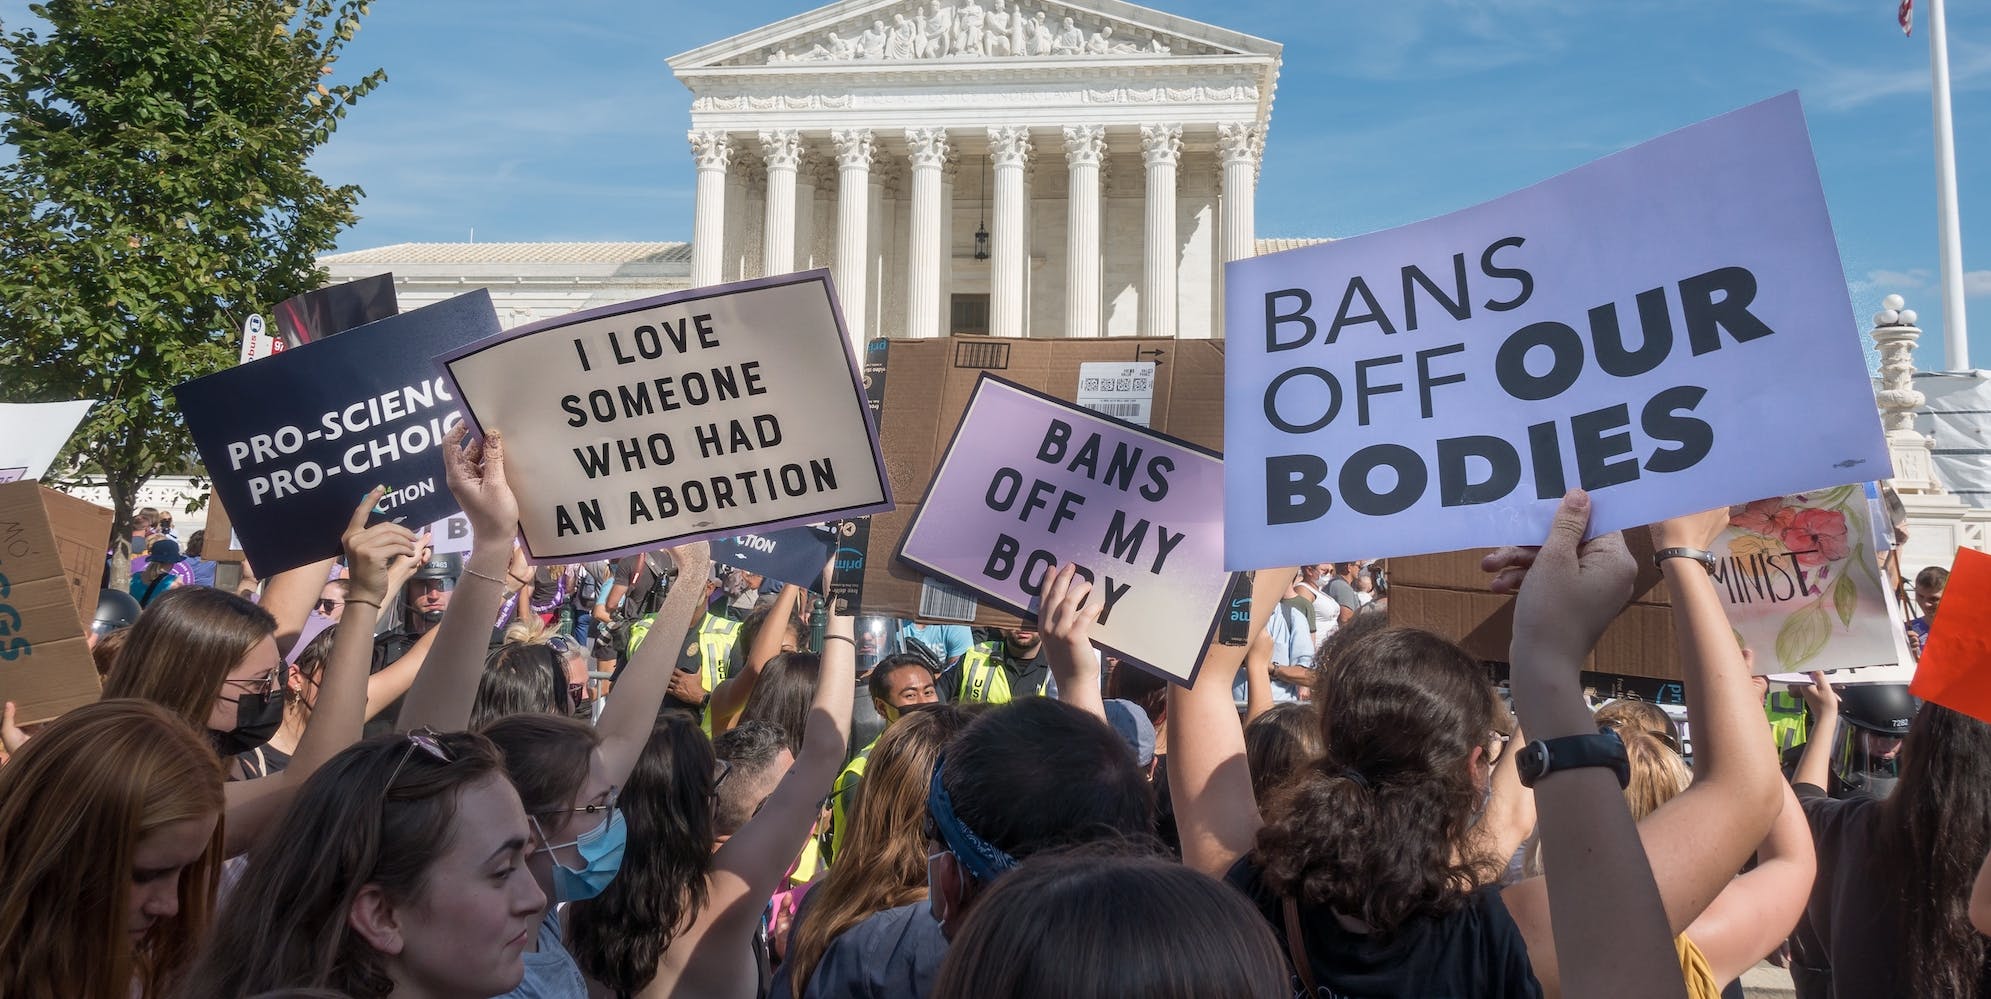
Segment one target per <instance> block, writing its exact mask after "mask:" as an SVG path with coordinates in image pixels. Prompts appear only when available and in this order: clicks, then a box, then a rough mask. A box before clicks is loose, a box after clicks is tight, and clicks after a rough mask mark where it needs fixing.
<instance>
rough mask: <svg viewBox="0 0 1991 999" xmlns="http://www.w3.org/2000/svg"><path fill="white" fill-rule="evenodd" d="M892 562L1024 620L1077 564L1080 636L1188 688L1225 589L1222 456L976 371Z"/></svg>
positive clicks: (1207, 639) (1207, 643) (1208, 642)
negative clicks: (1088, 626) (1081, 589)
mask: <svg viewBox="0 0 1991 999" xmlns="http://www.w3.org/2000/svg"><path fill="white" fill-rule="evenodd" d="M899 558H900V560H902V561H904V562H905V563H907V564H908V565H911V566H913V567H914V568H916V569H918V570H919V571H920V572H923V573H926V574H928V575H931V576H938V577H940V578H943V579H947V580H950V581H952V582H955V583H957V584H960V585H961V586H964V587H966V588H968V589H970V590H973V591H975V592H976V593H978V594H980V595H982V596H983V597H986V598H987V599H989V600H991V601H993V602H994V603H997V604H999V605H1001V606H1003V607H1004V608H1006V609H1008V610H1010V611H1013V612H1015V613H1016V614H1018V615H1021V616H1023V617H1026V618H1028V617H1032V616H1035V615H1036V614H1037V613H1038V611H1039V609H1040V602H1041V595H1042V592H1043V588H1044V583H1045V582H1046V581H1047V580H1048V579H1050V577H1051V576H1052V575H1053V574H1055V573H1056V572H1057V571H1058V570H1059V568H1060V567H1061V566H1063V565H1065V564H1066V563H1068V562H1070V563H1076V564H1077V565H1078V567H1079V575H1080V577H1081V578H1084V579H1086V580H1087V581H1089V582H1091V584H1092V588H1093V592H1092V595H1091V596H1090V597H1088V598H1087V600H1088V601H1089V602H1103V604H1104V606H1103V607H1102V608H1101V613H1100V615H1099V622H1098V624H1097V625H1095V626H1094V627H1093V628H1092V635H1091V637H1092V639H1093V641H1094V642H1095V643H1096V644H1098V645H1099V646H1100V647H1101V648H1103V649H1105V650H1107V651H1108V652H1110V653H1112V654H1114V655H1117V656H1119V657H1121V658H1123V659H1126V660H1129V661H1132V662H1135V663H1138V664H1140V665H1142V666H1145V667H1147V668H1149V669H1151V670H1154V671H1155V672H1157V673H1161V674H1163V675H1165V676H1166V677H1168V678H1169V679H1170V680H1172V681H1174V682H1176V683H1188V682H1190V681H1191V680H1192V679H1193V678H1194V676H1195V672H1196V667H1197V664H1198V663H1199V662H1201V661H1202V658H1203V652H1204V650H1205V649H1207V648H1208V647H1209V644H1210V641H1211V638H1212V637H1213V635H1214V633H1215V630H1216V622H1217V611H1218V604H1220V603H1221V602H1222V600H1223V597H1224V592H1225V588H1226V586H1227V584H1228V582H1229V579H1228V577H1227V576H1226V574H1225V573H1224V571H1223V459H1222V458H1220V457H1219V456H1217V455H1215V454H1212V453H1210V452H1208V451H1204V450H1202V449H1200V448H1197V447H1196V446H1194V445H1192V444H1189V443H1186V442H1184V441H1179V440H1176V439H1175V438H1172V437H1168V436H1165V435H1162V434H1158V433H1155V432H1154V431H1151V430H1145V429H1142V428H1140V427H1137V426H1134V425H1133V424H1130V423H1127V422H1124V421H1121V420H1116V419H1112V418H1110V417H1107V416H1104V415H1101V414H1098V413H1095V412H1092V411H1089V410H1086V409H1082V408H1079V407H1077V406H1073V405H1071V404H1070V403H1067V402H1063V401H1061V400H1058V399H1053V398H1051V397H1050V396H1046V395H1040V394H1038V393H1036V392H1033V391H1031V390H1030V389H1027V388H1024V387H1023V386H1020V385H1017V384H1015V383H1013V382H1007V381H1004V380H1002V379H1000V378H996V377H994V376H992V375H987V374H984V375H982V377H981V379H980V380H979V381H978V382H976V384H975V394H974V395H973V396H972V397H970V398H969V400H968V408H967V410H966V411H965V412H964V413H963V414H962V416H961V423H960V426H959V427H958V428H956V430H955V432H954V440H953V441H952V442H951V443H950V444H949V445H948V447H947V452H946V454H945V455H943V456H942V458H941V460H940V465H939V467H938V468H937V469H936V470H935V471H934V474H933V484H932V485H931V486H930V487H929V488H928V489H927V494H926V500H925V501H924V502H923V503H921V504H920V507H919V512H918V513H916V514H915V515H914V516H913V521H912V524H911V525H910V526H909V527H907V528H906V533H905V536H904V538H903V539H902V540H901V542H900V547H899Z"/></svg>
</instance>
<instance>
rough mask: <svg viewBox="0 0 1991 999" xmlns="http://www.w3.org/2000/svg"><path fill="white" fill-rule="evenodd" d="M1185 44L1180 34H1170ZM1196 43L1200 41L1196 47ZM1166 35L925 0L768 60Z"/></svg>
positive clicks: (1004, 7) (1031, 51)
mask: <svg viewBox="0 0 1991 999" xmlns="http://www.w3.org/2000/svg"><path fill="white" fill-rule="evenodd" d="M1173 44H1174V45H1175V46H1178V47H1180V46H1185V45H1186V44H1188V43H1185V42H1184V41H1183V40H1180V39H1175V40H1173ZM1196 47H1197V48H1201V46H1196ZM1170 52H1171V41H1165V40H1163V39H1162V38H1159V37H1156V36H1154V35H1153V34H1150V33H1146V32H1140V31H1138V30H1137V29H1127V28H1125V26H1123V30H1122V32H1121V33H1118V34H1116V33H1115V32H1114V27H1113V25H1111V24H1103V23H1101V24H1092V23H1080V22H1079V20H1078V19H1077V18H1074V17H1073V16H1071V15H1069V14H1066V15H1061V16H1057V17H1053V16H1052V15H1051V14H1050V13H1048V12H1047V11H1045V10H1043V9H1042V8H1038V9H1034V10H1033V9H1030V8H1028V7H1026V6H1025V5H1024V4H1023V3H1021V2H1018V3H1010V2H1008V0H988V4H987V6H984V5H983V4H982V3H981V2H979V0H930V2H928V3H927V4H925V5H924V6H921V5H918V4H914V5H911V6H909V7H907V8H904V9H901V10H900V11H898V12H896V13H894V14H892V15H891V17H890V19H889V20H887V19H886V18H884V17H877V18H873V19H872V21H871V23H870V24H868V25H867V24H862V23H861V22H859V23H853V24H845V25H840V26H839V27H838V28H837V29H836V30H834V31H829V32H827V33H825V34H824V35H823V36H822V37H821V38H819V39H815V40H813V41H809V45H808V48H806V49H791V48H788V47H783V48H777V49H775V50H773V51H772V52H769V53H767V54H766V60H767V62H769V63H790V62H858V61H875V62H908V61H913V60H923V59H994V58H1006V57H1017V56H1023V57H1049V56H1106V55H1138V54H1154V55H1167V54H1170Z"/></svg>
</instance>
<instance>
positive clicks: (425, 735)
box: [381, 725, 456, 793]
mask: <svg viewBox="0 0 1991 999" xmlns="http://www.w3.org/2000/svg"><path fill="white" fill-rule="evenodd" d="M407 738H408V748H407V749H405V750H403V751H402V752H401V759H400V760H399V761H397V762H396V763H395V764H394V769H393V770H390V771H388V773H387V783H385V784H383V785H381V791H382V792H383V793H384V792H386V791H388V790H391V789H392V788H393V787H394V778H396V777H399V776H401V768H402V767H405V766H407V765H408V758H409V757H411V756H413V755H415V750H417V749H419V750H421V751H422V752H424V753H427V754H429V756H430V757H431V758H433V759H434V760H435V761H436V762H438V763H454V762H456V758H455V757H453V756H451V755H449V749H448V748H447V747H445V746H444V745H443V744H442V733H440V732H437V731H436V730H435V729H432V728H429V727H428V726H426V725H425V726H423V727H421V728H418V729H413V730H410V731H409V732H408V734H407Z"/></svg>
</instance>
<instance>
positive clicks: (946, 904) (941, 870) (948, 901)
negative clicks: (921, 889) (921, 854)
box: [927, 853, 968, 937]
mask: <svg viewBox="0 0 1991 999" xmlns="http://www.w3.org/2000/svg"><path fill="white" fill-rule="evenodd" d="M927 887H928V888H929V889H930V890H929V892H928V903H929V904H930V905H931V906H932V908H933V918H934V919H935V920H937V921H938V922H939V923H940V930H941V932H942V933H943V934H944V935H946V936H949V937H952V936H953V934H954V929H955V928H956V927H958V926H959V925H961V917H962V915H963V913H962V912H961V909H962V907H963V906H964V905H966V904H967V899H966V897H965V896H966V894H967V890H968V878H967V876H966V875H965V874H964V873H963V872H962V871H961V861H960V860H959V859H958V858H956V857H955V856H954V855H953V854H951V853H942V854H939V855H937V856H935V857H934V859H933V883H932V884H931V885H928V886H927Z"/></svg>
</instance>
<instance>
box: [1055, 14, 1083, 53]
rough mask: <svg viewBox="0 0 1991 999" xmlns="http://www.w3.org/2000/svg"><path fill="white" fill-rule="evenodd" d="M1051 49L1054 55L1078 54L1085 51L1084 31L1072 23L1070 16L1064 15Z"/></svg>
mask: <svg viewBox="0 0 1991 999" xmlns="http://www.w3.org/2000/svg"><path fill="white" fill-rule="evenodd" d="M1051 51H1052V53H1054V54H1056V55H1079V54H1081V53H1083V52H1084V51H1085V32H1083V31H1080V30H1079V29H1078V26H1077V25H1075V24H1073V23H1072V19H1071V18H1070V17H1066V18H1065V25H1064V27H1063V28H1061V29H1059V31H1058V39H1057V42H1056V44H1055V45H1054V46H1053V47H1052V49H1051Z"/></svg>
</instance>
